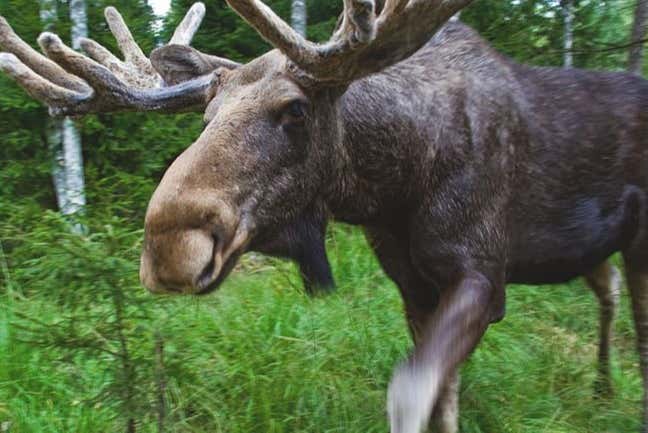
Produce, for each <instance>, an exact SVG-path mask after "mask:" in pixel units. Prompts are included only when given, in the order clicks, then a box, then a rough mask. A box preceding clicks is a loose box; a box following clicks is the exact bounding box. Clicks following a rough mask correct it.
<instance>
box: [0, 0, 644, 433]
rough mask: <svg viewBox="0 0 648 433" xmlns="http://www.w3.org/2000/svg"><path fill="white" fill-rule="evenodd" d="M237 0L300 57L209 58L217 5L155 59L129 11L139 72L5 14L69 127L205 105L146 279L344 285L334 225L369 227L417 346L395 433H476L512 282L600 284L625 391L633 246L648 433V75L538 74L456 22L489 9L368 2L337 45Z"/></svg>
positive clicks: (115, 21)
mask: <svg viewBox="0 0 648 433" xmlns="http://www.w3.org/2000/svg"><path fill="white" fill-rule="evenodd" d="M228 2H229V4H230V5H231V6H232V7H233V8H234V9H235V10H236V11H237V12H238V13H239V14H240V15H241V16H243V17H244V18H245V19H246V20H247V21H248V22H250V24H252V25H253V26H254V27H255V28H256V29H257V31H259V33H261V34H262V35H263V36H264V37H265V38H266V39H267V40H268V41H270V42H271V43H273V44H274V45H275V46H277V47H278V48H279V49H278V50H274V51H271V52H269V53H267V54H265V55H263V56H261V57H259V58H257V59H255V60H253V61H251V62H249V63H247V64H245V65H239V64H236V63H234V62H231V61H228V60H226V59H220V58H217V57H213V56H209V55H205V54H202V53H200V52H197V51H196V50H193V49H191V48H190V47H188V46H187V44H188V43H189V41H190V40H191V36H192V35H193V32H195V30H196V28H197V24H196V21H198V22H199V21H200V19H198V18H196V17H197V16H200V18H202V16H201V12H200V11H201V10H202V13H204V7H203V8H202V9H201V7H200V5H198V6H197V7H196V6H195V7H194V8H192V11H190V13H189V14H188V15H187V18H185V21H183V23H182V24H181V25H180V26H179V28H178V29H179V30H178V31H176V34H174V36H173V38H172V41H171V44H169V45H167V46H165V47H162V48H159V49H158V50H156V51H154V52H153V53H152V55H151V60H150V61H149V59H147V58H145V57H144V56H143V54H142V53H141V50H139V48H138V47H137V46H136V44H135V43H134V41H133V40H132V37H131V36H130V34H129V33H128V30H127V28H126V27H125V24H124V23H123V21H122V20H121V17H120V16H119V15H118V14H117V12H116V11H114V10H108V11H107V19H108V22H109V24H110V26H111V29H112V30H113V32H114V33H115V34H116V36H117V40H118V42H119V43H120V47H121V48H122V51H123V52H124V53H125V56H126V63H123V64H122V63H121V62H120V61H119V60H118V59H116V58H114V57H111V56H112V55H110V54H109V53H108V54H107V52H106V51H105V50H104V49H103V48H101V47H99V46H98V45H97V44H96V43H95V42H93V41H89V40H86V41H83V42H82V46H83V47H84V49H85V50H86V51H87V52H88V54H89V55H90V56H91V57H92V58H93V59H95V60H96V61H97V62H98V63H95V62H93V61H92V60H90V59H88V58H86V57H84V56H82V55H80V54H78V53H76V52H74V51H72V50H70V49H69V48H67V47H66V46H65V45H63V44H62V43H61V41H60V40H58V38H56V37H55V36H54V35H51V34H44V35H43V36H41V38H40V39H39V42H40V43H41V46H42V48H43V50H44V51H45V52H46V54H47V55H48V57H49V58H50V59H52V60H54V61H55V62H56V63H54V62H50V60H47V59H45V58H43V57H42V56H40V55H38V54H36V53H35V52H32V51H33V50H32V51H30V48H29V47H28V46H26V44H24V42H22V41H21V40H20V39H19V38H17V36H16V35H15V34H14V33H13V32H12V31H11V29H10V28H9V27H8V24H6V23H4V22H2V21H0V45H3V46H4V48H5V49H7V50H9V51H12V53H13V54H7V55H1V57H0V67H2V69H3V70H5V72H8V73H9V74H10V75H11V76H12V77H14V78H15V79H16V80H17V81H18V82H19V83H20V84H21V85H22V86H23V87H24V88H25V89H27V90H28V91H29V92H30V93H31V94H32V95H33V96H35V97H36V98H38V99H41V100H43V101H45V102H46V103H47V104H48V105H49V106H50V108H51V110H52V111H53V112H54V113H76V114H78V113H79V112H81V113H83V112H93V111H95V112H105V111H120V110H168V111H175V110H179V109H187V108H190V107H193V108H198V109H204V110H205V112H204V118H205V124H206V127H205V130H204V131H203V133H202V134H201V136H200V137H199V138H198V140H197V141H196V142H195V143H194V144H192V145H191V146H190V147H189V148H188V149H187V150H186V151H185V152H183V153H182V154H181V155H180V156H179V157H178V158H177V159H176V160H175V161H174V162H173V164H172V165H171V166H170V167H169V169H168V170H167V172H166V173H165V175H164V177H163V179H162V181H161V182H160V185H159V186H158V188H157V189H156V191H155V193H154V195H153V197H152V199H151V202H150V204H149V208H148V210H147V216H146V221H145V241H144V251H143V254H142V264H141V270H140V272H141V278H142V282H143V283H144V285H145V286H147V287H148V288H149V289H150V290H151V291H153V292H180V293H192V294H205V293H209V292H210V291H212V290H214V289H216V288H217V287H218V286H219V285H220V283H221V282H222V281H223V280H224V279H225V278H226V277H227V275H228V274H229V272H230V271H231V270H232V269H233V268H234V265H235V264H236V261H237V259H238V258H239V257H240V256H241V255H242V254H243V253H245V252H246V251H250V250H256V251H261V252H266V253H269V254H274V255H279V256H284V257H289V258H292V259H294V260H296V261H297V262H298V263H299V265H300V268H301V270H302V274H303V275H304V280H305V282H306V283H307V287H311V288H312V289H313V290H315V289H316V288H318V287H328V286H330V285H331V284H332V277H331V273H330V269H329V266H328V262H327V260H326V255H325V250H324V241H323V240H324V236H323V234H324V231H325V227H326V221H327V220H328V219H329V218H330V217H333V218H335V219H338V220H341V221H346V222H349V223H352V224H359V225H362V226H364V227H365V230H366V233H367V237H368V239H369V241H370V244H371V246H372V248H373V249H374V251H375V253H376V255H377V257H378V258H379V260H380V263H381V265H382V267H383V269H384V270H385V272H386V273H387V275H388V276H389V277H390V278H392V279H393V280H394V281H395V282H396V284H397V285H398V287H399V289H400V291H401V294H402V297H403V301H404V306H405V312H406V315H407V319H408V324H409V326H410V331H411V333H412V336H413V339H414V342H415V349H414V351H413V353H412V354H411V356H410V358H409V359H408V361H407V362H406V363H405V364H404V365H402V366H401V367H399V368H398V369H397V370H396V373H395V375H394V377H393V379H392V382H391V384H390V389H389V392H388V412H389V416H390V424H391V431H392V432H393V433H419V432H421V431H422V430H423V428H424V427H425V425H426V424H427V421H428V418H429V417H430V415H432V416H433V418H434V419H436V420H437V421H438V424H439V426H440V428H441V431H442V432H443V433H455V432H457V413H458V412H457V406H458V403H457V388H458V375H457V371H458V369H459V367H460V365H461V363H462V362H463V361H464V360H465V359H466V358H467V357H468V356H469V355H470V353H471V352H472V351H473V350H474V348H475V347H476V345H477V344H478V342H479V340H480V339H481V337H482V335H483V334H484V332H485V331H486V329H487V327H488V326H489V324H490V323H493V322H495V321H498V320H500V319H501V318H502V317H503V316H504V313H505V287H506V285H507V284H508V283H536V284H540V283H555V282H560V281H566V280H569V279H571V278H574V277H577V276H584V277H585V278H586V280H587V282H588V284H589V285H590V287H591V288H592V289H593V290H594V292H595V293H596V295H597V296H598V298H599V301H600V305H601V311H600V314H601V329H600V333H601V335H600V346H599V373H600V375H599V381H598V382H597V385H599V386H598V387H597V389H599V390H600V391H608V390H609V389H610V378H609V343H610V333H611V323H612V318H613V315H614V309H615V305H616V303H617V296H618V293H617V292H618V285H619V275H618V272H617V271H616V269H615V268H614V267H612V266H611V265H610V264H609V263H608V262H607V259H608V257H609V256H610V255H612V254H613V253H615V252H617V251H621V252H622V253H623V256H624V260H625V271H626V276H627V280H628V286H629V289H630V293H631V297H632V302H633V312H634V316H635V321H636V328H637V334H638V348H639V353H640V360H641V371H642V375H643V380H644V424H643V428H642V431H643V433H648V422H647V418H646V413H647V412H646V410H647V409H648V400H647V397H646V393H645V390H646V389H647V388H648V197H647V194H648V142H647V141H648V83H647V82H646V81H644V80H642V79H640V78H638V77H635V76H632V75H628V74H623V73H605V72H587V71H581V70H575V69H568V70H565V69H552V68H531V67H527V66H522V65H518V64H516V63H515V62H513V61H511V60H509V59H507V58H506V57H504V56H502V55H500V54H498V53H497V52H496V51H495V50H493V49H492V48H491V47H490V46H489V45H488V44H487V43H486V42H484V41H483V40H482V39H481V38H480V37H479V36H478V35H477V34H476V33H475V32H474V31H472V30H471V29H469V28H468V27H466V26H464V25H463V24H461V23H458V22H450V23H448V24H446V25H445V26H443V24H444V23H445V22H446V21H447V20H448V19H449V18H450V17H451V16H452V15H453V14H454V13H455V12H456V11H457V10H459V9H460V8H461V7H463V6H465V5H466V4H468V3H469V0H456V1H449V0H446V1H435V0H387V1H386V2H385V4H384V5H381V7H376V6H375V5H374V3H373V2H372V1H370V0H348V1H346V2H345V11H344V12H343V14H342V17H341V20H340V22H339V26H338V29H337V30H336V33H335V34H334V36H333V38H332V39H331V41H329V43H327V44H324V45H321V46H316V45H313V44H310V43H309V42H308V41H305V40H303V39H302V38H301V37H300V36H299V35H297V34H295V33H294V32H293V31H292V30H291V29H290V28H289V27H288V26H287V25H285V23H283V22H282V21H281V20H280V19H279V18H278V17H276V16H275V15H274V14H273V13H272V11H270V10H269V9H268V8H267V7H266V6H265V5H263V4H262V3H260V2H258V1H257V0H228ZM192 13H193V14H194V15H192ZM419 23H422V24H419ZM437 30H438V32H437ZM100 64H103V65H106V66H107V67H103V66H101V65H100ZM59 65H60V66H62V67H63V68H61V67H60V66H59ZM142 65H143V66H142ZM57 68H58V69H57ZM64 69H65V70H64ZM133 71H135V72H138V71H139V75H137V74H135V75H136V76H135V77H133V76H131V74H132V73H133ZM70 73H72V74H76V75H77V76H75V75H72V74H70ZM158 74H159V75H158ZM151 75H153V76H151ZM78 77H82V78H83V80H81V79H79V78H78ZM160 78H162V79H164V82H166V83H167V84H168V87H162V88H158V87H156V86H158V85H159V83H160V82H161V79H160ZM142 83H145V84H142ZM147 83H148V84H147ZM142 86H143V87H145V88H144V89H142Z"/></svg>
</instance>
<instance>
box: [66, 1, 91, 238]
mask: <svg viewBox="0 0 648 433" xmlns="http://www.w3.org/2000/svg"><path fill="white" fill-rule="evenodd" d="M70 21H72V29H71V34H72V47H74V48H75V49H77V50H78V49H79V48H80V39H81V38H85V37H87V36H88V16H87V14H86V5H85V0H70ZM63 158H64V161H65V165H64V167H65V189H66V198H67V203H66V206H65V207H64V208H62V209H61V211H62V212H63V215H75V214H77V213H79V212H81V211H83V208H84V207H85V203H86V199H85V181H84V178H83V154H82V152H81V135H80V134H79V131H78V130H77V128H76V126H75V125H74V123H73V122H72V120H71V119H70V118H65V119H64V120H63ZM75 227H76V229H77V230H79V229H80V227H81V226H79V225H78V224H77V225H75Z"/></svg>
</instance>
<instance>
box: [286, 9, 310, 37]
mask: <svg viewBox="0 0 648 433" xmlns="http://www.w3.org/2000/svg"><path fill="white" fill-rule="evenodd" d="M306 21H307V17H306V0H292V8H291V12H290V25H291V26H292V28H293V29H295V30H296V31H297V33H299V34H300V35H302V36H304V37H305V36H306Z"/></svg>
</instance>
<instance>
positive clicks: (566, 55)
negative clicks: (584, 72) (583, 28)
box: [562, 0, 574, 68]
mask: <svg viewBox="0 0 648 433" xmlns="http://www.w3.org/2000/svg"><path fill="white" fill-rule="evenodd" d="M562 13H563V19H564V33H563V66H564V67H565V68H571V67H573V66H574V53H573V52H572V50H573V48H574V0H563V2H562Z"/></svg>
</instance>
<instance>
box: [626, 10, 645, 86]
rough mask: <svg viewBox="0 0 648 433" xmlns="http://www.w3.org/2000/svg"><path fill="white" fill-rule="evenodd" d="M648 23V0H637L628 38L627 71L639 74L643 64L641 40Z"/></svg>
mask: <svg viewBox="0 0 648 433" xmlns="http://www.w3.org/2000/svg"><path fill="white" fill-rule="evenodd" d="M647 25H648V1H647V0H637V6H636V8H635V15H634V24H633V25H632V36H631V38H630V43H631V44H632V45H631V46H630V53H629V55H628V71H629V72H632V73H633V74H636V75H641V70H642V66H643V42H641V41H642V40H643V39H644V38H645V37H646V27H647Z"/></svg>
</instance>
